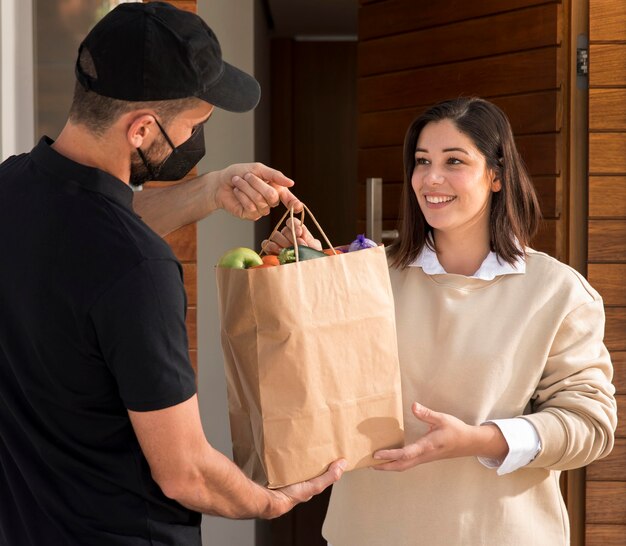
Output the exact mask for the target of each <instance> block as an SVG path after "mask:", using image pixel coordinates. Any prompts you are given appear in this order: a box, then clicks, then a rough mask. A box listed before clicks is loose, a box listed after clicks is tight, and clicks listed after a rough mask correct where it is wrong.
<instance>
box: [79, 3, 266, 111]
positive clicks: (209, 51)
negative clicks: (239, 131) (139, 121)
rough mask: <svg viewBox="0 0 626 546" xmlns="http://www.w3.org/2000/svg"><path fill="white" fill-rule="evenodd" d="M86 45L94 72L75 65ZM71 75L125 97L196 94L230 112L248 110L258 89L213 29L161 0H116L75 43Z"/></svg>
mask: <svg viewBox="0 0 626 546" xmlns="http://www.w3.org/2000/svg"><path fill="white" fill-rule="evenodd" d="M83 49H86V50H87V51H88V52H89V54H90V55H91V58H92V59H93V63H94V67H95V72H96V77H92V76H90V75H88V74H86V73H85V72H84V71H83V69H82V68H81V66H80V62H79V60H80V55H81V52H82V51H83ZM78 51H79V53H78V60H77V61H76V77H77V79H78V81H79V82H80V83H81V84H82V85H83V87H84V88H85V89H89V90H91V91H93V92H94V93H97V94H98V95H103V96H105V97H111V98H114V99H119V100H125V101H157V100H170V99H182V98H187V97H198V98H199V99H202V100H204V101H206V102H208V103H210V104H213V105H215V106H217V107H219V108H223V109H224V110H229V111H231V112H247V111H248V110H252V109H253V108H254V107H255V106H256V105H257V104H258V102H259V98H260V97H261V88H260V86H259V83H258V82H257V81H256V80H255V79H254V78H253V77H252V76H250V75H249V74H246V73H245V72H243V71H241V70H239V69H238V68H235V67H234V66H232V65H230V64H228V63H226V62H224V61H223V59H222V50H221V48H220V44H219V42H218V41H217V37H216V36H215V34H214V32H213V31H212V30H211V29H210V28H209V27H208V26H207V24H206V23H205V22H204V21H203V20H202V19H201V18H200V17H199V16H198V15H196V14H194V13H191V12H189V11H184V10H181V9H178V8H176V7H174V6H172V5H171V4H168V3H166V2H149V3H142V2H133V3H125V4H120V5H118V6H117V7H116V8H115V9H113V10H112V11H110V12H109V13H108V14H107V15H105V16H104V17H103V18H102V19H101V20H100V21H99V22H98V23H97V24H96V25H95V26H94V27H93V29H91V31H90V32H89V34H88V35H87V37H86V38H85V39H84V40H83V42H82V43H81V45H80V48H79V50H78Z"/></svg>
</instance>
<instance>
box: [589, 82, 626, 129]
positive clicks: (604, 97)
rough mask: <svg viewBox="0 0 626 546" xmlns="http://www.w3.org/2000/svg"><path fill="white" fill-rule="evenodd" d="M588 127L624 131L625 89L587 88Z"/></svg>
mask: <svg viewBox="0 0 626 546" xmlns="http://www.w3.org/2000/svg"><path fill="white" fill-rule="evenodd" d="M589 129H590V130H591V131H598V130H600V131H601V130H603V129H604V130H606V129H610V130H614V131H615V130H617V131H626V89H620V88H617V89H606V88H600V89H590V90H589Z"/></svg>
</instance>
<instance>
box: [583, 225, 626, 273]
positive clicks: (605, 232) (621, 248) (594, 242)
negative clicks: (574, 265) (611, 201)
mask: <svg viewBox="0 0 626 546" xmlns="http://www.w3.org/2000/svg"><path fill="white" fill-rule="evenodd" d="M589 262H606V263H611V262H613V263H620V262H621V263H623V262H626V220H589Z"/></svg>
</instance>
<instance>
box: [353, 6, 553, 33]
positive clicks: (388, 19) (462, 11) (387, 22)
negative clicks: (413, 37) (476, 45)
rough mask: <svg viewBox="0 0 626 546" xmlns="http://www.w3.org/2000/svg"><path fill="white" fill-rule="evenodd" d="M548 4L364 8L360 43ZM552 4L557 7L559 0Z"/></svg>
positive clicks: (360, 23)
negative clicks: (555, 4)
mask: <svg viewBox="0 0 626 546" xmlns="http://www.w3.org/2000/svg"><path fill="white" fill-rule="evenodd" d="M362 3H363V2H362ZM545 3H548V2H546V1H545V0H506V1H505V2H504V1H502V0H481V1H480V2H468V1H467V0H447V1H446V2H420V4H419V7H416V4H415V0H387V1H386V2H377V3H375V4H372V5H366V6H363V7H362V8H361V9H360V10H359V39H360V40H367V39H370V38H375V37H379V36H388V35H391V34H400V33H402V32H410V31H412V30H417V29H421V28H428V27H432V26H437V25H444V24H447V23H452V22H455V21H465V20H468V19H473V18H476V17H484V16H485V15H492V14H494V13H501V12H505V11H513V10H517V9H520V8H525V7H529V6H535V5H537V4H545ZM552 3H557V4H558V3H560V0H555V1H554V2H552ZM481 38H482V37H481ZM474 39H476V37H474Z"/></svg>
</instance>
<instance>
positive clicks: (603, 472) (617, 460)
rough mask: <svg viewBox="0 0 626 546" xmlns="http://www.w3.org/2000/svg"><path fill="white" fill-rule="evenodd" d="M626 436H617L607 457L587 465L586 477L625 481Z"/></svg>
mask: <svg viewBox="0 0 626 546" xmlns="http://www.w3.org/2000/svg"><path fill="white" fill-rule="evenodd" d="M625 459H626V438H617V439H616V440H615V447H614V448H613V451H612V452H611V454H610V455H609V456H608V457H605V458H604V459H600V460H599V461H596V462H595V463H592V464H590V465H589V466H588V467H587V479H588V480H598V481H626V465H624V460H625Z"/></svg>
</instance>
